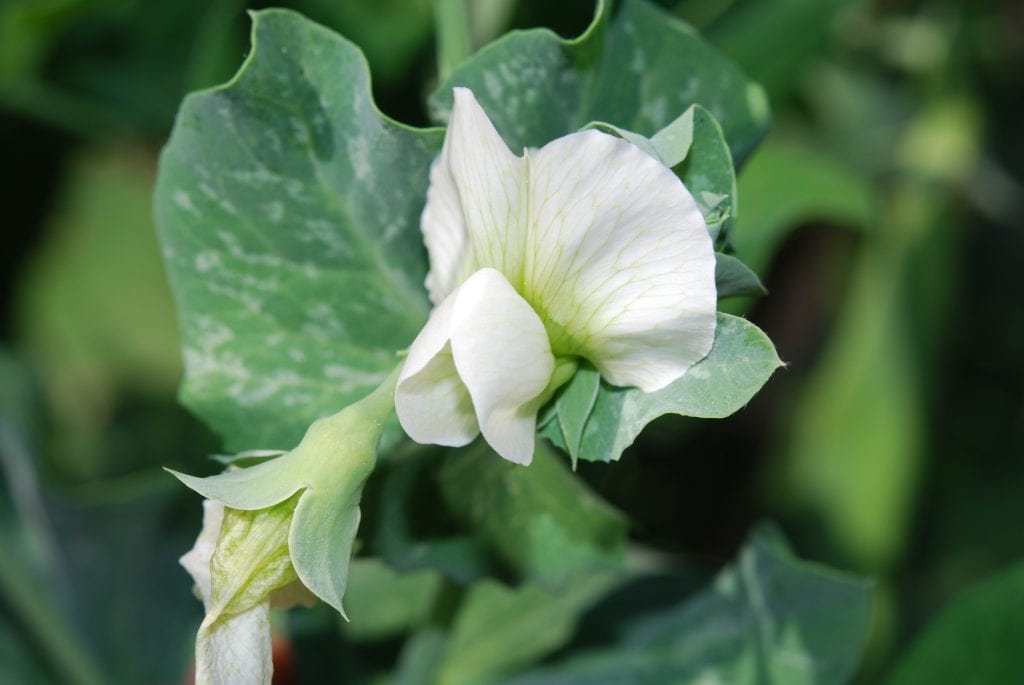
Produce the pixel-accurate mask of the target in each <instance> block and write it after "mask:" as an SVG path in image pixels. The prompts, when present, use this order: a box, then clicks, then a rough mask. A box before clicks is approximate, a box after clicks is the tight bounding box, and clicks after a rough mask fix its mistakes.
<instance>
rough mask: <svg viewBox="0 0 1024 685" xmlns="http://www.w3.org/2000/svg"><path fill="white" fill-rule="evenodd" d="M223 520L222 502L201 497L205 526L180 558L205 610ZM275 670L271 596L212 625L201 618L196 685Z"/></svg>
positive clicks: (264, 678)
mask: <svg viewBox="0 0 1024 685" xmlns="http://www.w3.org/2000/svg"><path fill="white" fill-rule="evenodd" d="M223 520H224V505H223V504H221V503H220V502H214V501H211V500H204V501H203V529H202V531H201V532H200V533H199V537H198V538H196V544H195V546H193V548H192V549H191V550H189V551H188V553H186V554H185V555H184V556H183V557H182V558H181V565H182V566H184V567H185V570H187V571H188V572H189V574H190V575H191V576H192V580H193V581H195V590H196V594H198V595H199V598H200V599H202V600H203V605H204V607H205V608H206V610H207V611H209V610H210V608H211V595H212V593H213V577H212V573H211V571H210V560H211V559H212V558H213V552H214V549H216V547H217V538H218V537H219V536H220V529H221V522H222V521H223ZM273 670H274V665H273V663H272V662H271V650H270V601H269V600H267V601H264V602H260V603H259V604H257V605H256V606H254V607H252V608H250V609H248V610H247V611H244V612H242V613H240V614H236V615H234V616H231V617H228V618H225V619H223V620H222V622H221V623H220V624H219V625H218V626H216V627H215V628H214V627H212V626H209V625H207V623H206V622H205V621H204V622H203V625H202V626H201V627H200V629H199V635H198V636H197V638H196V685H220V684H221V683H239V684H240V685H241V684H243V683H244V684H246V685H248V684H249V683H252V684H253V685H257V684H264V683H269V682H270V679H271V675H272V674H273Z"/></svg>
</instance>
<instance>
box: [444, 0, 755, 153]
mask: <svg viewBox="0 0 1024 685" xmlns="http://www.w3.org/2000/svg"><path fill="white" fill-rule="evenodd" d="M608 14H609V13H608V12H604V13H601V14H600V15H599V16H598V18H597V19H596V20H595V22H594V24H592V25H591V26H590V28H588V29H587V31H586V32H585V33H584V34H583V35H582V36H580V37H579V38H577V39H575V40H564V39H562V38H559V37H558V36H556V35H555V34H554V33H552V32H551V31H549V30H547V29H533V30H529V31H517V32H514V33H510V34H508V35H506V36H504V37H503V38H501V39H499V40H497V41H495V42H494V43H492V44H490V45H489V46H487V47H485V48H483V49H482V50H480V51H479V52H478V53H477V54H476V55H474V56H473V57H472V58H470V59H469V60H468V61H467V62H465V63H464V64H463V65H462V66H461V67H459V68H458V69H456V70H455V71H453V72H452V74H451V76H450V77H449V78H448V79H446V80H445V81H444V83H442V84H441V86H440V87H439V88H438V90H437V91H436V92H435V93H434V94H433V95H432V96H431V98H430V105H431V109H432V111H433V113H434V116H435V117H436V118H437V119H438V120H444V119H446V118H447V115H448V113H449V112H450V110H451V101H452V93H451V89H452V88H453V87H454V86H467V87H469V88H471V89H472V90H473V92H474V94H475V95H476V97H477V100H478V101H479V102H480V104H481V105H483V107H484V109H486V110H487V113H488V115H489V116H490V117H491V119H492V121H493V122H494V125H495V127H496V128H497V129H498V130H499V131H501V133H502V136H503V137H504V138H505V141H506V142H507V143H508V144H509V146H510V147H511V148H512V149H519V148H522V147H528V146H540V145H543V144H544V143H547V142H548V141H550V140H552V139H554V138H557V137H559V136H562V135H565V134H567V133H571V132H572V131H576V130H579V129H580V128H581V127H582V126H584V125H585V124H586V123H587V122H591V121H604V122H608V123H609V124H611V125H613V126H617V127H621V128H623V129H626V130H628V131H634V132H636V133H639V134H640V135H643V136H647V137H651V136H653V135H654V134H655V133H656V132H657V131H659V130H661V129H662V128H664V127H665V126H667V125H668V124H669V123H670V122H672V121H673V120H674V119H675V118H676V117H678V116H679V114H680V113H682V112H684V111H685V110H686V109H688V108H689V107H690V106H691V105H694V104H699V105H702V106H703V107H705V108H707V109H708V110H709V111H710V112H711V113H712V114H713V115H714V117H715V118H716V119H717V120H718V121H720V122H721V124H722V128H723V130H724V131H725V139H726V140H727V141H728V142H729V148H730V150H731V151H732V155H733V156H734V157H735V158H737V159H743V158H745V157H746V156H747V154H749V152H750V151H751V150H753V148H754V146H755V145H756V144H757V142H758V141H759V140H760V139H761V137H762V136H763V135H764V133H765V131H766V130H767V127H768V123H769V114H768V103H767V100H766V98H765V96H764V92H763V91H762V90H761V88H760V86H758V85H756V84H755V83H753V82H752V81H750V80H749V79H747V77H746V76H744V75H743V74H742V73H741V72H740V70H739V69H738V68H737V67H736V66H735V65H733V64H732V62H730V61H729V60H728V59H727V58H726V57H724V56H723V55H722V54H721V53H719V52H718V51H716V50H715V49H713V48H712V47H711V46H710V45H708V44H707V43H706V42H705V41H704V40H703V39H702V38H700V37H699V36H698V35H697V34H696V32H694V30H693V29H692V28H690V27H689V26H688V25H686V24H684V23H683V22H681V21H679V20H678V19H676V18H674V17H673V16H671V15H669V14H667V13H666V12H664V11H663V10H661V9H659V8H657V7H655V6H654V5H651V4H649V3H647V2H644V1H643V0H626V1H625V2H623V3H622V6H621V7H620V9H619V11H618V14H616V15H615V17H614V18H612V19H609V18H608ZM695 139H696V137H695Z"/></svg>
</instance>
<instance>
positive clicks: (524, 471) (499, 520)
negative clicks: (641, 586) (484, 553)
mask: <svg viewBox="0 0 1024 685" xmlns="http://www.w3.org/2000/svg"><path fill="white" fill-rule="evenodd" d="M437 477H438V481H439V483H440V485H441V492H442V495H443V497H444V500H445V502H446V503H447V504H448V506H449V508H450V509H451V510H452V512H453V513H455V515H456V516H457V517H458V518H459V519H460V520H461V521H462V522H464V524H465V525H467V526H469V527H470V528H471V529H472V530H474V531H475V532H476V533H477V534H479V535H480V537H482V538H483V539H484V540H485V541H486V544H488V545H490V546H491V549H492V551H494V552H495V553H496V554H498V555H499V556H500V557H501V558H502V559H503V560H504V561H505V562H506V563H508V564H510V565H511V566H513V567H514V568H515V569H517V570H518V571H519V572H520V573H522V574H524V575H527V576H530V577H534V578H537V579H539V580H542V581H544V582H547V583H556V584H557V583H561V582H564V581H565V579H567V578H568V577H570V576H571V575H573V574H574V573H576V572H578V571H583V570H592V569H605V568H614V567H616V566H618V564H619V562H620V560H621V555H622V550H623V544H624V542H625V535H626V520H625V519H624V518H623V516H622V515H621V514H620V513H619V512H618V511H616V510H615V509H613V508H612V507H611V506H610V505H608V504H607V503H605V502H604V501H603V500H601V499H600V498H598V497H597V495H595V494H594V493H593V492H591V491H590V490H589V489H588V488H587V487H586V485H584V483H583V482H582V481H581V480H580V479H578V478H576V476H574V475H573V474H572V473H571V472H570V471H569V470H568V469H567V468H566V467H565V466H564V465H563V463H562V462H561V460H560V459H559V458H558V457H557V456H556V455H554V454H553V453H551V452H550V451H549V450H547V449H545V448H544V445H543V444H538V446H537V449H536V452H535V454H534V458H533V463H532V464H531V465H530V466H529V468H523V467H522V466H519V465H517V464H513V463H511V462H508V461H506V460H504V459H502V458H500V457H498V456H497V455H496V454H494V453H493V452H491V451H489V450H483V449H473V448H471V449H464V450H459V451H456V452H452V453H451V454H450V455H449V456H447V457H446V458H445V460H444V462H443V463H442V465H441V467H440V470H439V472H438V476H437Z"/></svg>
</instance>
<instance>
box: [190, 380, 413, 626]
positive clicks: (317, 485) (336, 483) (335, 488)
mask: <svg viewBox="0 0 1024 685" xmlns="http://www.w3.org/2000/svg"><path fill="white" fill-rule="evenodd" d="M399 368H400V367H399ZM398 370H399V369H398V368H396V369H395V371H394V372H392V374H391V375H390V376H389V377H388V379H387V380H386V381H385V382H384V383H382V384H381V385H380V386H379V387H378V388H377V389H376V390H374V391H373V392H372V393H371V394H370V395H368V396H367V397H365V398H363V399H362V400H360V401H358V402H356V403H355V404H352V405H349V406H348V407H346V408H345V409H342V410H341V411H340V412H338V413H337V414H334V415H333V416H329V417H326V418H322V419H318V420H317V421H315V422H314V423H313V425H311V426H310V427H309V429H308V430H307V431H306V435H305V437H304V438H303V439H302V442H301V443H299V445H298V447H296V448H295V449H294V450H292V451H291V452H288V453H287V454H284V455H282V456H280V457H276V458H272V459H270V460H268V461H265V462H262V463H260V464H257V465H255V466H251V467H249V468H243V469H235V470H229V471H226V472H224V473H222V474H219V475H216V476H211V477H209V478H196V477H195V476H189V475H187V474H182V473H177V472H174V471H171V473H173V474H174V475H175V476H176V477H177V478H178V479H179V480H181V482H182V483H184V484H185V485H187V486H188V487H190V488H192V489H193V490H195V491H196V492H198V493H199V494H201V495H203V496H204V497H207V498H208V499H214V500H217V501H219V502H222V503H224V504H225V505H226V506H227V507H229V509H228V510H227V512H225V515H226V516H227V514H228V512H230V510H231V509H237V510H241V511H243V512H244V511H249V512H255V514H256V519H254V520H259V517H260V516H263V517H270V518H267V519H266V520H267V521H270V520H271V519H272V518H274V517H276V516H277V514H276V513H275V511H276V510H277V507H278V506H279V505H280V504H281V503H283V502H285V500H287V501H288V503H289V506H290V507H293V508H294V513H293V514H292V515H291V525H290V527H289V528H288V530H287V539H288V544H287V548H288V553H289V555H290V558H291V564H292V566H293V567H294V569H295V573H296V574H297V576H298V578H299V580H301V581H302V584H303V585H305V586H306V587H307V588H308V589H309V590H310V591H311V592H312V593H313V594H315V595H316V596H317V597H319V598H320V599H322V600H323V601H324V602H327V603H328V604H330V605H331V606H332V607H334V608H335V609H336V610H337V611H338V612H339V613H341V614H342V616H344V615H345V611H344V609H343V607H342V597H343V596H344V594H345V586H346V584H347V581H348V560H349V558H350V557H351V556H352V546H353V543H354V542H355V535H356V530H357V528H358V527H359V517H360V512H359V500H360V498H361V496H362V490H363V484H364V483H365V482H366V479H367V478H368V477H369V475H370V473H371V472H372V471H373V468H374V466H375V464H376V460H377V445H378V442H379V441H380V436H381V433H382V432H383V429H384V425H385V421H386V420H387V418H388V416H389V415H390V414H391V411H392V409H393V406H394V390H395V383H396V381H397V379H398ZM300 491H301V492H300ZM296 493H299V494H298V496H297V497H295V495H296ZM291 497H295V499H289V498H291ZM275 520H276V519H275ZM267 530H268V531H269V530H270V529H269V528H268V529H267ZM275 530H276V529H275ZM275 534H276V533H275ZM250 544H251V543H250ZM218 545H219V543H218Z"/></svg>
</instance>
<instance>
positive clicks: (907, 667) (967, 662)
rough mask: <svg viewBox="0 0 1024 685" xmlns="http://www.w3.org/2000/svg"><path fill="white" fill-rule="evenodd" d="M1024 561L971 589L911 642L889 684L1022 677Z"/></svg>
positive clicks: (1012, 680)
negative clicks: (911, 645) (911, 644)
mask: <svg viewBox="0 0 1024 685" xmlns="http://www.w3.org/2000/svg"><path fill="white" fill-rule="evenodd" d="M1022 635H1024V564H1022V563H1017V564H1016V565H1014V566H1012V567H1011V568H1009V569H1007V570H1005V571H1003V572H1001V573H999V574H997V575H995V576H994V577H992V578H989V579H987V580H985V581H982V582H981V583H978V584H977V585H975V586H974V587H972V588H970V589H969V590H967V592H965V593H964V594H963V595H962V596H960V597H958V598H956V599H955V600H953V602H952V603H951V604H950V605H949V607H947V608H946V609H945V610H944V611H943V612H942V613H940V614H939V615H938V617H937V618H936V619H935V621H934V622H933V623H932V624H931V625H929V626H928V627H926V628H925V631H924V633H923V634H922V635H921V637H920V638H919V639H918V640H917V642H916V643H914V645H913V647H911V649H910V652H909V653H907V655H906V656H905V657H904V658H903V659H902V660H901V661H900V662H899V664H898V665H897V666H896V669H895V670H894V671H893V673H892V675H891V676H890V677H889V678H888V680H886V681H885V682H886V685H931V684H933V683H979V684H980V683H1019V682H1024V651H1022V650H1021V648H1020V647H1021V636H1022Z"/></svg>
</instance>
